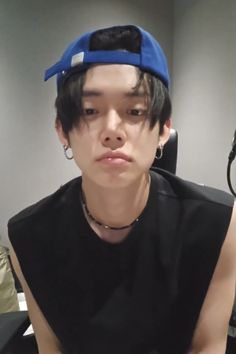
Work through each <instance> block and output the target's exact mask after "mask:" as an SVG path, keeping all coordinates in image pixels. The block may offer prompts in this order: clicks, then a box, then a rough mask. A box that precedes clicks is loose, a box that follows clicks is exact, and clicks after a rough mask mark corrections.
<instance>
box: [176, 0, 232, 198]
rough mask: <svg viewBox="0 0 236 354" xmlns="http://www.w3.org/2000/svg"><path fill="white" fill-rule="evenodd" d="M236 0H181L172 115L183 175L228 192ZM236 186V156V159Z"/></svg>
mask: <svg viewBox="0 0 236 354" xmlns="http://www.w3.org/2000/svg"><path fill="white" fill-rule="evenodd" d="M235 33H236V1H235V0H226V1H221V0H198V1H194V0H176V1H175V23H174V47H173V77H172V83H173V86H172V92H173V95H172V96H173V97H172V98H173V111H174V114H173V119H174V125H175V127H176V128H177V129H178V131H179V135H180V139H179V143H180V144H179V145H180V146H179V158H178V171H177V172H178V174H179V175H181V176H184V177H185V178H188V179H190V180H193V181H197V182H200V183H205V184H207V185H212V186H215V187H218V188H221V189H224V190H226V191H229V190H228V186H227V180H226V166H227V162H228V154H229V152H230V144H231V140H232V137H233V132H234V130H235V129H236V41H235ZM232 184H233V185H234V188H235V189H236V161H235V162H234V163H233V164H232Z"/></svg>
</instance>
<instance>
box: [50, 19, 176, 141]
mask: <svg viewBox="0 0 236 354" xmlns="http://www.w3.org/2000/svg"><path fill="white" fill-rule="evenodd" d="M140 47H141V35H140V33H139V31H138V30H137V29H136V28H135V27H133V26H126V27H124V26H122V27H112V28H109V29H104V30H98V31H96V32H95V33H94V34H93V35H92V37H91V40H90V48H89V49H90V50H91V51H93V50H127V51H130V52H133V53H139V52H140ZM88 68H89V65H88V67H87V68H86V69H83V70H82V71H81V70H80V71H78V68H77V67H74V68H73V69H71V70H70V71H69V72H68V73H67V74H66V75H65V77H63V78H62V79H61V81H60V82H59V84H58V96H57V98H56V101H55V107H56V112H57V119H58V120H59V121H60V123H61V125H62V129H63V132H64V133H65V134H66V135H67V134H68V133H69V132H70V130H71V129H73V127H74V126H76V125H78V124H79V122H80V119H81V117H82V100H81V97H82V94H81V93H82V91H83V86H84V81H85V74H86V71H87V70H88ZM137 72H138V80H137V84H136V85H135V87H134V90H136V89H138V88H139V87H141V86H142V85H143V86H144V88H146V90H147V93H148V97H149V109H148V113H147V119H149V120H150V129H152V128H153V127H154V126H155V124H156V123H157V122H158V121H159V123H160V134H161V133H162V131H163V126H164V124H165V122H166V121H167V120H168V119H169V118H170V115H171V100H170V96H169V92H168V89H167V88H166V87H165V85H164V84H163V82H162V81H161V80H160V79H159V78H158V77H156V76H154V75H152V74H150V73H148V72H144V71H142V70H140V69H139V68H137Z"/></svg>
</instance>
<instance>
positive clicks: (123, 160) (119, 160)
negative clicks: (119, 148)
mask: <svg viewBox="0 0 236 354" xmlns="http://www.w3.org/2000/svg"><path fill="white" fill-rule="evenodd" d="M97 161H98V162H101V163H103V164H106V165H111V166H121V165H127V164H129V163H130V162H131V161H132V159H131V158H130V157H129V156H128V155H126V154H123V153H118V152H114V153H111V152H109V153H105V154H103V155H101V156H100V157H99V158H98V159H97Z"/></svg>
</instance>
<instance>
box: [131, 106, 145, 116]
mask: <svg viewBox="0 0 236 354" xmlns="http://www.w3.org/2000/svg"><path fill="white" fill-rule="evenodd" d="M127 113H128V114H130V115H132V116H136V117H140V116H143V115H145V114H146V110H144V109H138V108H133V109H129V110H128V112H127Z"/></svg>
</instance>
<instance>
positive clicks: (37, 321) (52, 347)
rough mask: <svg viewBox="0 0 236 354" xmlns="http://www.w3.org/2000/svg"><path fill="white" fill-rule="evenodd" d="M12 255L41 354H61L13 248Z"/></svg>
mask: <svg viewBox="0 0 236 354" xmlns="http://www.w3.org/2000/svg"><path fill="white" fill-rule="evenodd" d="M10 255H11V260H12V264H13V267H14V269H15V272H16V274H17V276H18V278H19V281H20V282H21V285H22V288H23V290H24V293H25V298H26V302H27V306H28V312H29V317H30V320H31V322H32V326H33V329H34V333H35V337H36V341H37V344H38V349H39V354H60V353H61V351H60V344H59V341H58V339H57V337H56V336H55V334H54V332H53V331H52V329H51V327H50V326H49V324H48V322H47V321H46V319H45V317H44V315H43V314H42V312H41V310H40V308H39V306H38V304H37V302H36V301H35V299H34V297H33V295H32V293H31V291H30V288H29V286H28V284H27V282H26V280H25V278H24V276H23V273H22V271H21V267H20V264H19V262H18V259H17V257H16V254H15V252H14V250H13V248H12V247H11V250H10Z"/></svg>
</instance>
